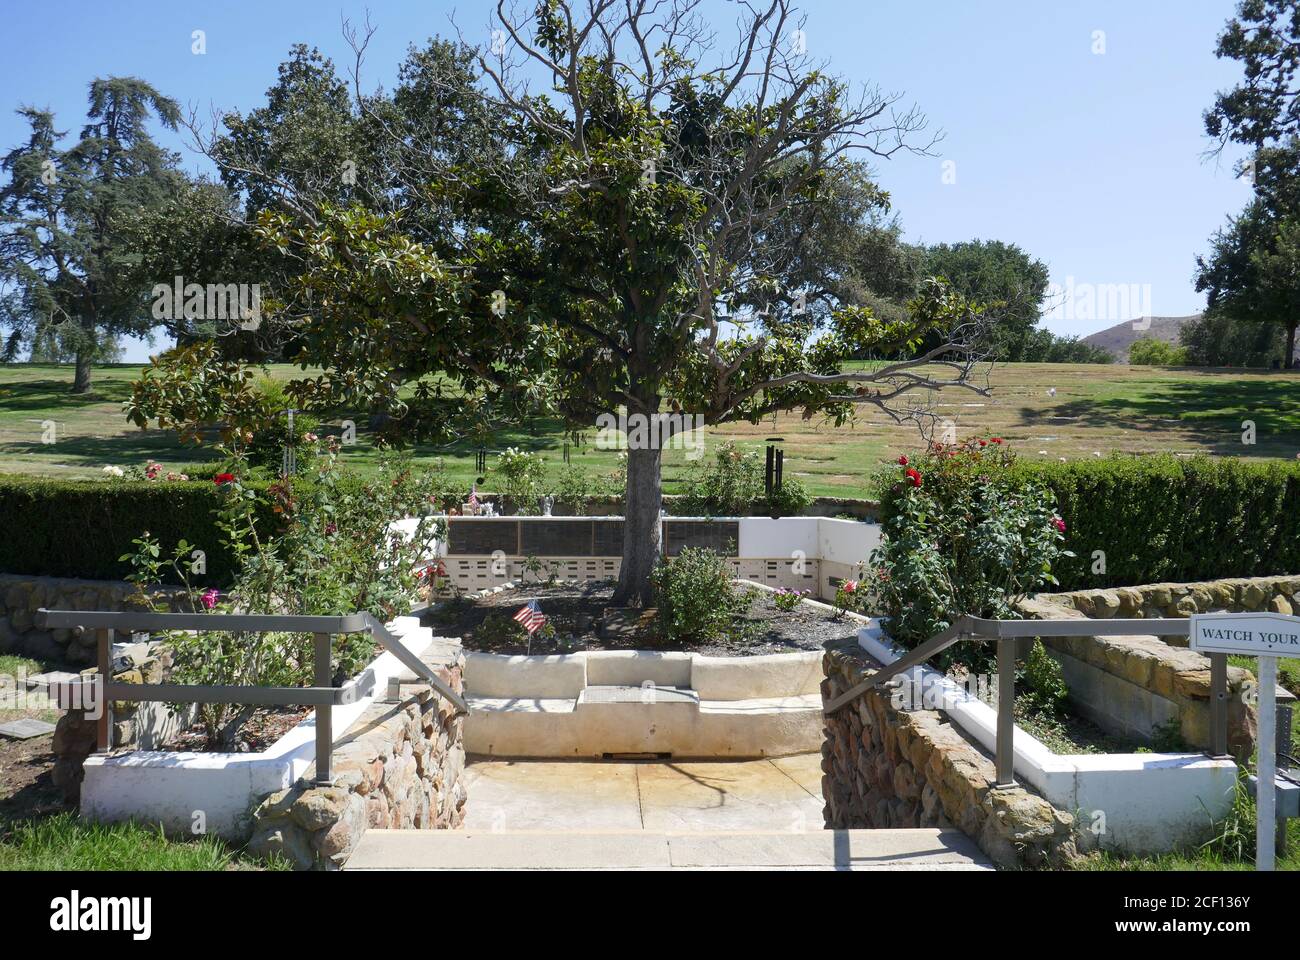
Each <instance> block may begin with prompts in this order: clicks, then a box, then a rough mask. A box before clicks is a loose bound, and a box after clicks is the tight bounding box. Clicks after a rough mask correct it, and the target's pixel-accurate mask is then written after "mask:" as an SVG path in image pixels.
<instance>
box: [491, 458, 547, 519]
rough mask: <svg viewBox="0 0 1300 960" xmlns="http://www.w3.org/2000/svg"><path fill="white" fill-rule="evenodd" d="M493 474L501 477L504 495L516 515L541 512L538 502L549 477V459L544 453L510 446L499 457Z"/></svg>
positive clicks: (502, 493) (494, 465)
mask: <svg viewBox="0 0 1300 960" xmlns="http://www.w3.org/2000/svg"><path fill="white" fill-rule="evenodd" d="M492 474H493V476H495V477H498V478H499V481H500V484H499V485H500V488H501V491H500V492H501V495H502V496H503V497H505V498H506V499H508V500H509V501H510V505H511V506H512V507H513V508H514V512H515V513H516V514H532V513H537V512H538V503H537V501H538V498H539V497H541V495H542V481H543V479H544V478H545V476H546V458H545V457H543V456H542V455H541V454H540V453H529V452H528V451H527V450H520V449H518V448H516V447H507V448H506V449H505V450H504V451H502V452H501V453H499V454H497V459H496V463H495V464H493V465H492Z"/></svg>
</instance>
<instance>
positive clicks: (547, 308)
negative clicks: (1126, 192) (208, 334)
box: [262, 0, 985, 603]
mask: <svg viewBox="0 0 1300 960" xmlns="http://www.w3.org/2000/svg"><path fill="white" fill-rule="evenodd" d="M696 6H697V4H695V3H691V2H677V3H669V4H661V3H650V2H645V0H589V2H587V3H584V4H582V5H581V8H579V6H578V5H576V4H573V3H569V2H565V0H543V2H541V3H538V4H537V6H536V8H535V10H534V15H533V16H532V17H531V18H524V19H520V18H518V17H516V16H514V15H513V13H512V12H511V11H510V10H507V9H506V4H505V3H501V4H498V6H497V10H496V20H495V21H494V24H493V26H494V27H495V28H496V29H497V30H498V31H499V32H498V34H497V36H498V37H499V38H501V39H502V40H503V41H504V42H500V43H497V44H496V45H495V49H492V50H485V51H480V52H479V54H478V56H477V62H478V69H479V70H481V72H482V74H483V77H484V78H485V79H484V81H483V82H481V83H474V84H472V85H469V86H466V85H465V84H464V83H463V79H464V75H463V72H457V71H448V74H449V76H440V75H437V74H435V73H434V72H433V71H430V70H427V69H419V66H418V64H417V65H416V74H417V75H418V77H419V78H420V79H421V80H422V81H428V82H429V84H430V85H431V89H432V90H435V91H443V93H444V94H449V93H451V92H455V93H456V94H457V96H458V97H459V98H463V100H464V103H466V104H467V105H469V106H470V107H472V109H469V110H467V116H468V117H469V118H470V119H471V121H477V120H479V119H482V118H490V119H491V122H492V126H491V132H492V136H491V138H490V139H489V141H488V142H486V143H479V142H478V141H476V140H475V138H474V137H473V136H468V137H465V138H463V139H458V140H455V141H453V143H455V144H466V145H469V146H470V147H473V149H471V150H468V151H467V150H463V149H450V148H449V146H448V144H447V143H446V142H445V141H439V142H429V141H428V140H426V139H425V136H424V133H423V131H424V129H425V125H426V124H427V123H428V122H429V119H430V118H427V117H413V116H412V114H411V110H410V108H409V106H408V107H406V108H403V106H402V91H401V90H399V91H397V93H396V94H395V95H394V96H393V97H391V98H380V97H363V96H361V95H360V94H358V95H357V101H358V104H357V106H358V112H359V115H360V117H361V118H363V120H364V123H365V125H366V129H367V130H368V131H369V132H370V133H371V134H373V135H374V136H375V137H376V138H377V140H376V142H377V143H380V144H382V148H380V149H376V151H375V155H376V156H379V157H381V158H383V159H382V170H383V174H382V177H383V182H382V189H383V190H384V191H385V197H384V200H383V202H382V203H370V204H366V205H357V204H352V205H343V204H341V203H339V202H338V201H337V200H330V199H327V200H326V201H324V202H319V203H312V202H310V200H309V199H305V198H304V197H303V196H302V195H301V193H299V194H298V195H296V196H293V197H289V196H285V197H283V198H281V201H282V202H280V203H279V204H278V206H279V210H278V211H277V212H275V213H269V212H268V213H267V214H265V215H264V216H263V219H262V230H263V232H264V235H265V236H266V237H267V239H268V241H270V242H272V243H275V244H277V245H278V246H279V247H280V248H281V249H283V250H285V251H287V252H288V253H289V255H291V256H296V257H300V258H301V259H302V262H303V265H304V269H303V271H302V273H301V274H300V278H299V279H300V290H299V293H300V295H301V297H302V299H303V300H304V301H306V302H310V303H311V305H312V310H311V312H310V315H307V314H304V315H303V318H302V321H301V323H300V326H299V330H298V336H299V338H300V341H301V342H302V343H303V345H304V346H303V353H302V355H301V356H302V359H303V360H304V362H311V363H315V364H319V365H320V366H322V367H324V368H325V371H326V372H325V373H324V374H322V375H321V376H318V377H313V378H304V379H303V380H301V381H299V382H298V383H297V384H295V385H293V387H292V389H294V390H296V391H297V392H298V395H299V396H301V397H302V398H303V399H304V401H306V402H309V403H313V402H314V403H317V404H322V405H323V404H338V403H347V402H352V403H357V402H369V403H376V404H381V405H383V406H385V407H386V408H388V409H390V410H391V412H392V414H393V420H392V425H393V426H394V428H395V429H396V430H398V431H401V432H404V433H405V434H406V435H407V436H411V435H417V434H419V433H421V432H424V433H426V434H428V433H435V432H437V431H440V430H445V429H446V426H447V421H446V420H444V419H443V418H444V417H445V416H446V415H448V414H449V413H451V412H452V411H451V410H450V409H449V408H450V407H452V406H455V407H458V408H464V407H466V406H469V407H472V408H474V409H476V410H478V411H482V410H483V409H485V408H486V407H487V406H488V405H493V404H496V405H499V404H500V403H501V402H502V400H503V398H513V399H514V400H515V401H516V402H520V403H538V404H544V405H546V406H548V407H550V408H551V409H553V410H555V411H557V412H558V413H559V414H561V415H562V416H563V417H564V419H565V420H566V422H568V423H569V424H570V425H573V426H575V427H582V426H587V427H590V426H591V425H592V424H593V423H594V421H595V419H596V418H597V417H599V416H601V415H605V414H609V413H613V412H616V411H621V412H623V413H625V414H627V415H628V416H629V418H630V420H631V421H632V422H634V423H635V422H637V420H638V418H639V419H640V422H641V423H642V424H644V425H646V426H652V427H656V428H658V429H659V430H664V429H666V430H668V431H671V430H673V429H677V428H679V427H680V426H681V425H682V422H681V421H679V420H668V421H666V422H665V421H664V420H663V419H662V415H663V414H664V413H665V412H681V413H684V414H687V415H692V416H694V417H698V418H699V422H702V423H704V424H708V425H712V424H721V423H726V422H730V421H736V420H749V421H752V422H757V421H758V420H759V419H760V418H762V417H764V416H766V415H769V414H773V413H776V412H779V411H785V410H802V411H803V414H804V416H806V417H812V416H824V417H827V418H829V419H830V420H832V421H834V422H836V423H843V422H845V421H846V420H848V419H849V418H850V417H852V416H853V412H854V410H855V409H856V408H858V407H860V406H864V405H865V406H870V407H872V408H874V409H875V410H877V411H879V412H883V413H884V414H885V415H887V416H889V417H892V418H894V419H895V420H900V421H901V420H904V419H907V418H909V417H911V418H914V419H921V418H924V417H925V416H926V413H925V411H924V409H923V404H921V403H919V402H918V403H917V404H916V405H913V404H911V403H910V402H909V401H911V400H912V399H913V398H923V397H925V396H927V395H928V393H929V391H933V390H938V389H943V388H948V387H957V388H966V389H970V390H975V391H978V392H984V390H983V388H982V387H981V386H979V385H978V384H977V383H976V382H974V380H973V377H972V372H973V370H974V368H975V366H976V365H977V364H978V363H979V361H980V351H981V349H982V343H983V339H982V338H983V333H984V324H985V320H984V318H983V316H982V314H981V311H980V310H979V309H978V308H977V306H976V305H974V304H973V303H972V302H971V300H969V299H968V298H966V297H964V296H962V295H961V294H960V293H958V292H956V291H954V290H952V289H950V288H948V287H947V286H946V285H944V284H942V283H938V282H928V283H922V284H920V285H919V286H918V291H917V294H916V295H915V296H914V297H913V298H912V299H911V302H910V304H909V308H908V310H907V311H906V313H905V314H904V315H902V316H899V317H896V318H881V317H878V316H876V315H875V314H874V313H873V312H872V311H870V310H869V309H865V308H862V307H858V306H853V305H845V304H844V303H842V302H837V301H838V298H837V296H836V293H835V291H836V289H837V284H839V283H840V282H841V281H842V279H843V278H842V277H839V276H837V275H836V270H837V269H838V268H837V266H836V265H837V263H839V261H840V260H841V258H840V257H838V256H828V255H826V253H825V251H826V249H827V245H825V244H822V243H820V242H819V241H817V238H816V236H815V235H814V233H813V231H814V230H815V229H816V228H817V227H818V225H819V224H820V225H821V226H822V228H826V227H827V225H828V224H834V223H835V222H836V221H837V218H842V217H843V216H845V215H846V213H847V214H849V215H851V214H852V211H853V208H854V206H855V205H856V206H857V207H858V208H859V210H860V211H861V210H865V209H870V208H882V207H883V203H884V195H883V193H882V192H881V191H880V190H879V189H878V188H877V187H875V186H874V184H872V183H871V182H870V180H869V179H866V178H865V177H864V175H863V168H862V167H861V164H860V163H859V162H858V161H857V160H856V159H855V157H859V156H875V157H887V156H890V155H892V154H894V153H895V152H897V151H899V150H903V149H907V148H908V146H909V145H912V146H915V147H916V148H918V149H923V148H924V147H925V146H926V142H925V141H921V142H919V143H916V144H911V141H912V140H913V138H914V135H915V134H917V132H918V131H919V130H920V129H921V128H922V125H923V123H922V118H921V117H920V115H919V114H918V113H917V112H916V111H915V110H910V109H902V110H900V109H898V102H897V100H896V98H894V97H887V96H883V95H881V94H879V93H878V92H874V91H866V92H864V93H861V94H858V95H854V94H853V93H852V92H851V91H850V90H849V89H848V87H847V86H846V85H845V84H844V83H842V82H840V81H839V80H837V79H835V78H833V77H831V76H829V75H828V74H826V73H825V72H824V71H822V70H820V69H817V68H816V67H815V66H814V65H813V64H812V63H811V62H810V61H809V59H808V58H807V57H806V56H805V55H804V53H803V50H802V45H801V43H800V41H799V36H800V34H799V33H797V32H796V31H801V30H802V27H803V22H802V21H801V20H800V19H799V18H798V17H797V16H796V15H795V14H794V12H793V11H792V9H791V7H790V5H789V4H788V3H787V2H785V0H772V2H770V3H768V4H766V5H765V6H763V7H761V8H754V7H753V6H752V5H751V4H748V3H738V4H736V5H735V9H736V11H737V13H738V16H739V23H738V34H737V38H736V41H735V43H734V44H732V45H730V46H727V47H722V48H718V47H715V46H714V45H713V43H712V36H713V33H712V31H711V29H710V28H709V27H708V25H707V24H705V23H704V22H702V21H701V20H700V19H699V18H698V16H697V15H696V12H695V8H696ZM357 48H358V51H359V58H360V52H361V51H363V50H364V48H365V41H364V39H361V40H359V41H358V43H357ZM456 49H457V50H458V51H461V55H462V56H463V49H464V48H456ZM457 62H458V63H459V62H463V61H457ZM409 63H410V60H409V59H408V64H409ZM445 65H446V64H445V60H444V66H445ZM539 74H540V75H541V76H543V77H544V78H547V81H546V82H545V83H544V84H543V88H542V89H540V90H537V89H534V87H533V85H532V84H531V83H530V80H529V79H528V78H529V77H530V75H531V76H536V75H539ZM412 84H413V80H412V78H411V77H410V76H407V77H406V78H405V80H404V84H403V85H404V86H406V87H410V86H412ZM358 86H359V84H358ZM470 129H471V130H473V129H474V127H473V125H472V124H471V126H470ZM267 175H268V176H270V175H272V174H271V172H270V171H267ZM279 179H280V181H281V182H282V183H287V182H289V181H290V180H291V178H287V177H283V176H281V177H280V178H279ZM429 206H432V207H433V208H435V209H437V210H438V211H439V212H440V223H439V225H438V228H437V229H436V230H430V229H429V228H428V227H427V226H426V224H427V217H425V216H424V210H425V209H427V208H428V207H429ZM830 246H832V247H833V246H835V245H833V244H832V245H830ZM810 314H811V316H810ZM929 335H933V336H934V341H935V342H934V343H933V344H932V346H931V347H930V348H929V349H927V350H925V351H921V352H919V353H914V352H915V351H916V348H917V347H918V346H919V345H920V343H921V342H922V340H923V339H924V338H925V337H927V336H929ZM867 349H870V350H875V351H878V352H879V354H880V355H891V354H897V353H900V352H906V353H908V354H909V356H910V358H909V359H905V360H899V361H897V362H894V363H890V364H888V365H885V366H882V367H878V368H876V369H872V370H845V369H844V364H843V361H844V360H845V359H846V358H847V357H848V356H850V355H851V354H853V353H854V352H856V351H862V350H867ZM913 354H914V355H913ZM449 382H450V383H449ZM412 385H414V387H413V388H412ZM448 386H450V388H451V389H450V390H447V391H445V392H443V393H441V394H440V393H439V391H443V390H444V388H447V387H448ZM448 393H454V394H455V396H454V398H451V397H449V396H448ZM448 400H451V401H452V402H451V403H448V402H447V401H448ZM439 401H442V405H441V406H439V405H438V403H439ZM658 439H659V440H662V439H663V436H662V434H661V435H660V436H659V438H658ZM629 447H630V449H629V451H628V479H627V493H626V510H625V515H626V520H625V523H624V550H623V563H622V568H621V574H620V582H619V586H618V589H617V592H616V598H617V600H618V601H619V602H629V603H644V602H648V601H649V600H650V590H651V588H650V580H649V574H650V571H651V569H652V567H653V565H654V564H655V563H656V562H657V558H658V557H659V555H660V539H659V537H660V532H659V524H658V519H659V515H660V507H661V503H662V495H661V485H660V464H661V454H662V443H661V442H654V441H653V440H651V439H650V438H649V436H647V434H646V433H645V432H642V433H641V434H640V435H634V436H633V437H630V438H629Z"/></svg>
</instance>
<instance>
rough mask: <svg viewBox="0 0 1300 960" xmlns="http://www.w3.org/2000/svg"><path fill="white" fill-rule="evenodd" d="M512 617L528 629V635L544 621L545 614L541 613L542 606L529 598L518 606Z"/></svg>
mask: <svg viewBox="0 0 1300 960" xmlns="http://www.w3.org/2000/svg"><path fill="white" fill-rule="evenodd" d="M514 619H515V621H516V622H517V623H519V624H520V625H521V626H522V627H523V628H524V629H525V630H527V631H528V634H529V636H532V635H533V633H535V632H536V631H537V628H538V627H540V626H541V625H542V624H544V623H545V622H546V614H544V613H542V608H541V607H540V606H539V605H538V603H537V601H536V600H529V601H528V603H526V604H524V606H522V607H520V608H519V612H518V613H516V614H515V616H514Z"/></svg>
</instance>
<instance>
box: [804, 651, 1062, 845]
mask: <svg viewBox="0 0 1300 960" xmlns="http://www.w3.org/2000/svg"><path fill="white" fill-rule="evenodd" d="M824 665H825V669H826V679H825V680H824V681H823V683H822V699H823V702H829V701H830V700H832V699H834V698H835V697H837V696H839V695H840V694H841V693H844V692H846V691H848V690H850V689H851V688H853V687H854V686H856V685H857V684H858V683H860V682H861V681H862V680H863V679H864V678H865V677H868V676H870V675H871V674H872V673H874V672H875V671H876V670H878V669H879V668H880V665H879V664H877V663H876V662H875V661H874V660H872V659H871V658H870V657H868V656H867V655H866V653H865V652H864V651H863V650H862V649H861V648H860V647H859V646H858V645H857V643H856V642H853V641H846V642H844V643H842V644H839V645H837V646H835V647H833V648H831V649H829V650H828V651H827V653H826V656H825V659H824ZM890 701H891V697H890V689H889V685H888V684H887V685H886V688H885V689H882V690H871V691H868V692H867V693H866V694H864V695H862V696H860V697H858V698H857V699H856V700H854V701H852V702H850V703H848V704H846V705H845V706H844V707H843V708H841V709H840V710H838V711H837V712H836V713H834V714H832V715H831V716H829V717H827V718H826V739H825V741H824V742H823V744H822V795H823V797H824V798H825V802H826V806H825V808H824V811H823V813H824V816H825V820H826V826H827V827H829V828H832V829H854V828H864V827H876V828H887V827H904V828H906V827H955V828H957V829H959V830H961V831H962V832H964V833H965V834H967V835H968V836H969V837H971V838H972V839H973V840H974V841H975V842H976V843H977V844H979V847H980V849H981V850H983V851H984V852H985V853H986V854H987V855H988V856H989V858H990V859H991V860H992V861H993V862H994V863H995V864H997V865H998V866H999V867H1002V868H1006V869H1014V868H1018V867H1055V866H1059V865H1061V864H1062V863H1065V862H1067V861H1069V860H1071V859H1072V858H1074V857H1075V856H1076V855H1077V851H1076V847H1075V841H1074V820H1073V818H1072V817H1071V816H1070V815H1069V814H1067V813H1062V812H1061V811H1059V810H1057V809H1055V808H1054V807H1053V806H1052V805H1051V804H1050V803H1048V802H1047V801H1046V800H1044V799H1043V798H1042V797H1040V796H1039V795H1038V794H1036V793H1033V792H1031V791H1029V790H1027V789H1025V788H1023V787H1021V786H1018V785H1017V786H1015V787H1010V788H997V787H995V786H994V783H995V781H996V771H995V768H994V763H993V760H992V758H991V757H989V756H988V755H987V754H986V753H985V752H984V751H983V750H982V749H981V748H980V747H978V746H977V745H976V744H974V743H972V742H971V741H970V740H968V739H966V737H965V736H964V735H963V734H962V732H961V731H960V730H959V729H958V728H956V727H954V726H953V725H952V724H951V723H949V722H948V721H947V720H946V719H945V718H944V716H943V714H942V713H940V712H938V711H935V710H912V711H906V710H900V709H896V708H895V707H894V706H893V705H892V703H891V702H890Z"/></svg>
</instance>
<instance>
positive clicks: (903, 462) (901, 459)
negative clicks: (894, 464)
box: [898, 456, 911, 467]
mask: <svg viewBox="0 0 1300 960" xmlns="http://www.w3.org/2000/svg"><path fill="white" fill-rule="evenodd" d="M910 462H911V461H910V460H908V459H907V457H906V456H901V457H899V458H898V465H899V466H900V467H905V466H907V465H908V464H909V463H910Z"/></svg>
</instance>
